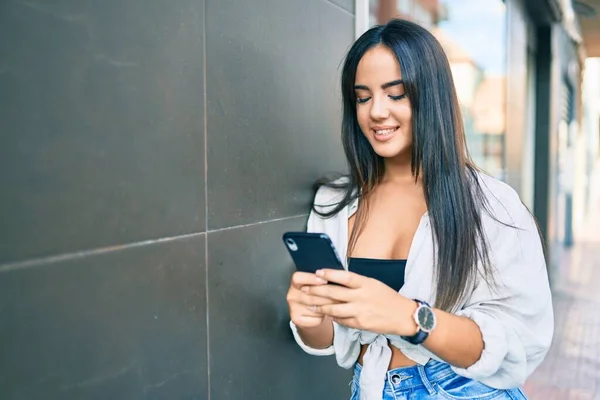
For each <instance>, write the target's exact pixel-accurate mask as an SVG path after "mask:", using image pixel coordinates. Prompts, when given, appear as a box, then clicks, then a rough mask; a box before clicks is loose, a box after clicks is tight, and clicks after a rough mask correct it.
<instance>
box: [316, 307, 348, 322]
mask: <svg viewBox="0 0 600 400" xmlns="http://www.w3.org/2000/svg"><path fill="white" fill-rule="evenodd" d="M316 311H317V312H320V313H321V314H324V315H328V316H330V317H332V318H334V319H337V318H352V317H354V316H355V314H356V312H355V309H354V304H352V303H338V304H328V305H324V306H316Z"/></svg>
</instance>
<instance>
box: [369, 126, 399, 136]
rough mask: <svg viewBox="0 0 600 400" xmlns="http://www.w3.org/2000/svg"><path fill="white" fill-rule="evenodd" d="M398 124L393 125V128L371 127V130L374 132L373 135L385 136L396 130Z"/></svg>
mask: <svg viewBox="0 0 600 400" xmlns="http://www.w3.org/2000/svg"><path fill="white" fill-rule="evenodd" d="M398 128H399V127H398V126H396V127H394V128H386V129H373V132H375V136H378V137H386V136H389V135H391V134H392V133H394V132H396V131H397V130H398Z"/></svg>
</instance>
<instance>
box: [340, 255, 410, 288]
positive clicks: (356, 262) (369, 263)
mask: <svg viewBox="0 0 600 400" xmlns="http://www.w3.org/2000/svg"><path fill="white" fill-rule="evenodd" d="M405 269H406V260H384V259H376V258H350V259H349V260H348V271H350V272H354V273H357V274H359V275H363V276H366V277H369V278H373V279H377V280H378V281H381V282H383V283H385V284H386V285H388V286H389V287H391V288H392V289H394V290H395V291H398V290H400V288H401V287H402V286H403V285H404V272H405Z"/></svg>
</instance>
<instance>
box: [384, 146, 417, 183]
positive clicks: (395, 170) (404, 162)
mask: <svg viewBox="0 0 600 400" xmlns="http://www.w3.org/2000/svg"><path fill="white" fill-rule="evenodd" d="M384 165H385V172H384V174H383V180H384V181H385V182H390V183H392V182H397V183H405V182H409V181H412V182H414V181H415V176H414V175H413V173H412V169H411V154H410V153H408V154H406V155H401V156H400V155H399V156H397V157H394V158H386V159H385V161H384Z"/></svg>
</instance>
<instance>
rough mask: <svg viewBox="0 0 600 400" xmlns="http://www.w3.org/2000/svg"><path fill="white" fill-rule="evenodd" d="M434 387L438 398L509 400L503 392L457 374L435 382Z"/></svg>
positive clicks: (453, 399) (451, 399) (454, 399)
mask: <svg viewBox="0 0 600 400" xmlns="http://www.w3.org/2000/svg"><path fill="white" fill-rule="evenodd" d="M436 386H437V387H436V388H437V391H438V393H439V394H440V396H442V397H443V398H446V399H450V400H467V399H472V400H473V399H477V400H491V399H501V398H503V397H504V398H505V399H509V398H510V397H508V396H507V395H506V392H505V391H504V390H499V389H494V388H492V387H489V386H487V385H485V384H483V383H481V382H477V381H474V380H473V379H469V378H465V377H464V376H460V375H457V374H451V375H448V376H447V377H446V378H443V379H441V380H440V381H438V382H436Z"/></svg>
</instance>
